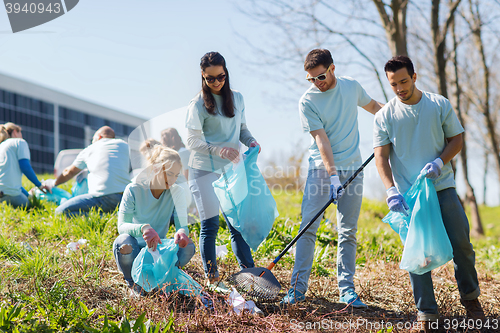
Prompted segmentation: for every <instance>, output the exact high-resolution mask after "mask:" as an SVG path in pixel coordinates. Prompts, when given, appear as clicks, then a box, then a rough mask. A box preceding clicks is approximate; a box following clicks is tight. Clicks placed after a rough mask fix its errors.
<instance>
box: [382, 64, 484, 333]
mask: <svg viewBox="0 0 500 333" xmlns="http://www.w3.org/2000/svg"><path fill="white" fill-rule="evenodd" d="M385 72H386V75H387V79H388V80H389V83H390V85H391V87H392V90H393V91H394V93H395V94H396V96H397V98H396V97H395V98H393V99H392V100H390V101H389V102H388V103H387V104H386V105H385V107H383V108H382V109H381V110H380V111H379V112H378V113H377V115H376V116H375V124H374V136H373V145H374V148H375V161H376V164H377V169H378V172H379V174H380V177H381V178H382V181H383V183H384V185H385V187H386V189H387V196H388V198H387V204H388V206H389V209H390V210H391V211H395V212H400V213H402V214H408V212H407V209H408V205H407V204H406V202H405V200H404V198H403V196H402V195H401V193H405V192H406V191H407V190H408V189H409V188H410V187H411V184H412V183H414V182H415V180H416V179H417V177H418V175H419V174H420V173H421V172H422V171H423V172H426V173H427V175H426V177H427V178H430V179H432V181H433V183H434V186H435V188H436V191H437V196H438V200H439V206H440V207H441V215H442V217H443V223H444V226H445V229H446V233H447V234H448V236H449V238H450V242H451V245H452V247H453V256H454V258H453V261H454V264H455V277H456V279H457V284H458V290H459V292H460V298H461V300H460V301H461V303H462V304H463V305H464V306H465V309H466V310H467V315H468V316H469V317H470V318H472V319H474V320H476V319H484V312H483V309H482V307H481V304H480V303H479V300H478V296H479V294H480V291H479V283H478V279H477V273H476V269H475V267H474V265H475V254H474V250H473V248H472V244H471V243H470V239H469V222H468V220H467V216H466V215H465V213H464V210H463V207H462V205H461V204H460V201H459V200H458V196H457V192H456V190H455V179H454V174H453V170H452V167H451V163H450V161H451V160H452V158H453V157H454V156H455V155H456V154H458V152H460V150H461V149H462V144H463V142H462V140H463V138H462V133H463V132H464V129H463V127H462V125H461V124H460V122H459V120H458V117H457V116H456V114H455V112H454V111H453V108H452V106H451V104H450V102H449V101H448V100H447V99H446V98H444V97H443V96H441V95H438V94H433V93H429V92H425V91H420V90H419V89H417V88H416V86H415V81H416V80H417V74H416V73H415V71H414V68H413V63H412V62H411V60H410V58H408V57H406V56H397V57H394V58H392V59H391V60H389V61H388V62H387V63H386V65H385ZM389 161H390V164H389ZM429 237H432V235H429ZM410 280H411V284H412V286H413V296H414V298H415V304H416V306H417V309H418V316H417V321H418V322H419V323H420V325H419V326H421V327H417V331H418V329H423V330H424V331H425V332H428V331H430V330H431V328H434V327H437V324H438V323H437V322H436V321H437V320H438V318H439V316H438V306H437V303H436V299H435V297H434V290H433V287H432V278H431V272H428V273H426V274H423V275H417V274H412V273H410Z"/></svg>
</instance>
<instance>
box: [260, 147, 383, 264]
mask: <svg viewBox="0 0 500 333" xmlns="http://www.w3.org/2000/svg"><path fill="white" fill-rule="evenodd" d="M374 157H375V154H373V153H372V154H371V156H370V157H368V159H367V160H366V161H365V162H364V163H363V164H362V165H361V166H360V167H359V169H358V170H356V172H354V173H353V174H352V176H351V177H349V179H348V180H347V181H346V182H345V183H344V184H343V185H342V189H345V188H346V187H347V186H348V185H349V184H350V183H352V181H353V180H354V178H356V177H357V176H358V175H359V173H360V172H361V171H363V169H364V168H365V167H366V166H367V165H368V163H370V161H371V160H372V159H373V158H374ZM340 190H341V189H339V191H340ZM332 202H333V199H331V198H330V200H328V202H327V203H326V205H324V206H323V208H321V210H320V211H319V212H318V213H317V214H316V215H315V216H314V217H313V218H312V219H311V221H310V222H309V223H307V225H306V226H305V227H304V228H303V229H302V230H300V232H299V233H298V235H297V236H295V238H294V239H293V240H292V241H291V242H290V244H288V245H287V246H286V247H285V249H284V250H283V251H281V253H280V254H279V255H278V257H276V259H274V261H273V262H272V263H271V264H270V265H269V267H268V269H269V270H271V269H272V268H273V267H274V265H276V263H277V262H278V261H279V260H280V259H281V257H283V256H284V255H285V253H287V252H288V250H290V248H291V247H292V246H293V245H294V244H295V243H296V242H297V241H298V240H299V238H300V237H301V236H302V235H303V234H304V233H305V232H306V231H307V229H309V227H310V226H311V225H313V223H314V222H315V221H316V219H317V218H318V217H319V216H320V215H321V214H323V212H324V211H325V210H326V209H327V208H328V206H330V204H331V203H332Z"/></svg>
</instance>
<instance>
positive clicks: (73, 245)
mask: <svg viewBox="0 0 500 333" xmlns="http://www.w3.org/2000/svg"><path fill="white" fill-rule="evenodd" d="M87 243H88V240H86V239H84V238H81V239H79V240H78V242H70V243H68V245H66V254H69V253H71V252H76V251H78V250H81V249H84V248H86V247H87Z"/></svg>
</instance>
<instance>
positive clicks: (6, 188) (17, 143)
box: [0, 138, 30, 196]
mask: <svg viewBox="0 0 500 333" xmlns="http://www.w3.org/2000/svg"><path fill="white" fill-rule="evenodd" d="M22 159H28V160H29V159H30V149H29V147H28V143H27V142H26V141H24V140H23V139H17V138H11V139H7V140H5V141H3V142H2V143H0V191H2V192H3V193H4V194H5V195H9V196H17V195H20V194H21V186H22V178H23V174H22V172H21V168H20V167H19V160H22Z"/></svg>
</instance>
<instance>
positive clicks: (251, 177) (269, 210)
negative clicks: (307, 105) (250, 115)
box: [213, 147, 279, 251]
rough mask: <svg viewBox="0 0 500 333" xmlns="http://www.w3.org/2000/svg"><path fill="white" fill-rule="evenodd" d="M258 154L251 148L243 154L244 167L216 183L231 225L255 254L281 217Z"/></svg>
mask: <svg viewBox="0 0 500 333" xmlns="http://www.w3.org/2000/svg"><path fill="white" fill-rule="evenodd" d="M258 154H259V147H253V148H250V149H249V150H247V151H246V152H245V153H244V154H243V158H244V161H243V163H241V164H239V165H236V167H233V168H232V169H230V170H229V171H227V172H225V175H224V174H223V175H222V176H221V177H220V178H219V179H218V180H216V181H215V182H213V187H214V191H215V194H216V195H217V198H218V199H219V202H220V204H221V209H222V210H223V211H224V213H225V214H226V216H227V218H228V220H229V223H231V225H232V226H233V227H234V228H235V229H236V230H238V231H239V232H240V233H241V236H242V237H243V239H244V240H245V242H247V244H248V245H249V246H250V248H251V249H252V250H254V251H256V250H257V248H258V247H259V245H260V244H261V243H262V241H263V240H264V239H266V237H267V235H269V232H270V231H271V229H272V227H273V224H274V220H275V219H276V218H277V217H278V215H279V214H278V208H277V207H276V201H274V198H273V196H272V194H271V191H270V190H269V187H268V186H267V184H266V181H265V180H264V177H262V174H261V173H260V170H259V168H258V167H257V156H258Z"/></svg>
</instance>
